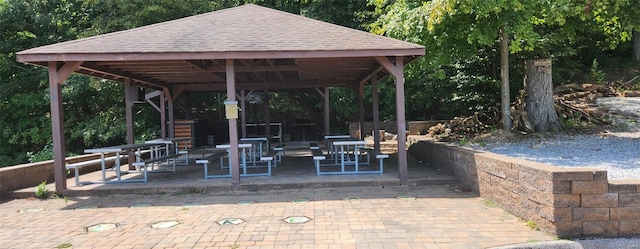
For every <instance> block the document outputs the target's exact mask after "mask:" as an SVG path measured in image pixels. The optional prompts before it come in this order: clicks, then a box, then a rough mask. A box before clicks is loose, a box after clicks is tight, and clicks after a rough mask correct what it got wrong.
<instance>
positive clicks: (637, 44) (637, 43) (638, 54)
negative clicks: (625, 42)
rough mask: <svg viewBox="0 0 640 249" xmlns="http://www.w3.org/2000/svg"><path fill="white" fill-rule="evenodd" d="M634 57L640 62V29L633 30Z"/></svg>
mask: <svg viewBox="0 0 640 249" xmlns="http://www.w3.org/2000/svg"><path fill="white" fill-rule="evenodd" d="M633 59H634V60H635V61H637V62H640V31H638V30H634V31H633Z"/></svg>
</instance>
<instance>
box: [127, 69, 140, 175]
mask: <svg viewBox="0 0 640 249" xmlns="http://www.w3.org/2000/svg"><path fill="white" fill-rule="evenodd" d="M137 94H138V87H137V86H134V85H132V84H131V79H129V78H126V79H124V100H125V101H124V108H125V120H126V122H125V123H126V126H127V144H135V130H134V129H133V122H134V120H133V119H134V115H133V113H134V111H133V108H134V106H135V104H134V99H135V98H136V97H137ZM135 158H136V157H135V155H134V154H133V152H131V151H130V152H129V153H128V157H127V162H128V164H129V170H135V169H136V168H135V167H134V166H133V163H134V162H135Z"/></svg>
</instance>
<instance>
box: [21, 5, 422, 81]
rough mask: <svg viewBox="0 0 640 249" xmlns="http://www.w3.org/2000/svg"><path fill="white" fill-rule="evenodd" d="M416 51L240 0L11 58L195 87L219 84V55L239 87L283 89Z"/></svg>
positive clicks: (366, 69) (360, 71) (350, 75)
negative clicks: (232, 67) (232, 68)
mask: <svg viewBox="0 0 640 249" xmlns="http://www.w3.org/2000/svg"><path fill="white" fill-rule="evenodd" d="M423 54H424V47H423V46H420V45H417V44H413V43H409V42H404V41H400V40H396V39H392V38H389V37H385V36H380V35H374V34H371V33H367V32H363V31H359V30H354V29H350V28H346V27H342V26H338V25H334V24H330V23H326V22H322V21H317V20H313V19H310V18H305V17H302V16H298V15H293V14H289V13H286V12H282V11H278V10H273V9H269V8H265V7H261V6H257V5H253V4H247V5H243V6H239V7H235V8H230V9H225V10H220V11H214V12H209V13H205V14H201V15H196V16H191V17H186V18H182V19H177V20H173V21H167V22H163V23H158V24H153V25H148V26H143V27H139V28H135V29H130V30H125V31H120V32H114V33H109V34H104V35H98V36H93V37H88V38H84V39H78V40H73V41H67V42H62V43H58V44H52V45H47V46H42V47H37V48H33V49H29V50H25V51H21V52H18V53H17V58H18V61H21V62H26V63H32V64H37V65H42V66H46V65H47V63H48V62H49V61H83V63H82V65H81V66H80V68H79V69H78V70H76V72H78V73H83V74H88V75H93V76H98V77H102V78H107V79H112V80H122V79H123V78H125V77H128V78H132V79H133V81H134V83H136V84H139V85H146V86H149V87H156V88H161V87H169V86H171V87H174V88H175V87H178V88H179V87H183V88H184V89H186V90H191V91H195V90H222V89H223V88H224V86H223V84H219V83H224V81H225V74H224V65H225V63H224V59H237V60H238V61H237V62H236V63H237V67H236V68H237V70H236V72H237V73H239V75H238V77H237V79H238V82H239V86H238V88H251V86H252V84H258V83H263V82H270V83H271V82H273V83H284V84H280V86H281V87H283V88H290V87H292V86H293V87H315V86H316V85H318V84H323V83H326V84H330V85H345V84H357V83H358V82H357V81H359V80H361V79H362V78H363V77H366V76H367V74H371V72H372V67H378V66H377V62H376V61H375V57H376V56H390V57H395V56H404V57H405V62H409V61H411V60H413V59H415V58H416V57H418V56H420V55H423ZM243 72H244V73H243ZM293 82H298V83H297V84H293ZM305 82H311V83H313V84H311V85H308V84H307V85H305V84H304V83H305ZM243 83H244V84H243ZM205 85H206V86H205ZM274 86H275V87H273V89H277V88H278V86H277V84H275V85H274Z"/></svg>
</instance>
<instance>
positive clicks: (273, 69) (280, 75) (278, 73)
mask: <svg viewBox="0 0 640 249" xmlns="http://www.w3.org/2000/svg"><path fill="white" fill-rule="evenodd" d="M267 63H269V66H270V68H271V71H273V72H275V73H276V75H278V78H280V81H281V82H284V77H282V74H281V73H280V71H279V70H278V68H277V67H276V66H275V65H274V63H273V60H270V59H267ZM292 68H293V70H286V71H297V68H296V67H295V66H292ZM283 71H285V70H283Z"/></svg>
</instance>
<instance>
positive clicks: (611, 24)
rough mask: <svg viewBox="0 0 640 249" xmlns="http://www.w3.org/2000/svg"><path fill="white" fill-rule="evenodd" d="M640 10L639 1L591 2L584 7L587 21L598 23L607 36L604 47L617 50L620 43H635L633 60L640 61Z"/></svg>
mask: <svg viewBox="0 0 640 249" xmlns="http://www.w3.org/2000/svg"><path fill="white" fill-rule="evenodd" d="M638 16H640V9H638V1H637V0H599V1H593V0H589V1H588V2H587V4H586V5H585V7H584V17H583V19H585V20H592V21H593V22H595V23H597V24H598V25H599V26H598V28H599V29H600V30H601V32H602V33H603V34H605V35H606V40H605V43H604V45H605V46H609V48H611V49H613V48H616V47H617V46H618V45H619V44H620V42H627V41H631V42H632V43H633V55H632V56H633V57H632V58H633V59H634V60H635V61H640V34H639V31H640V18H638Z"/></svg>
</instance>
